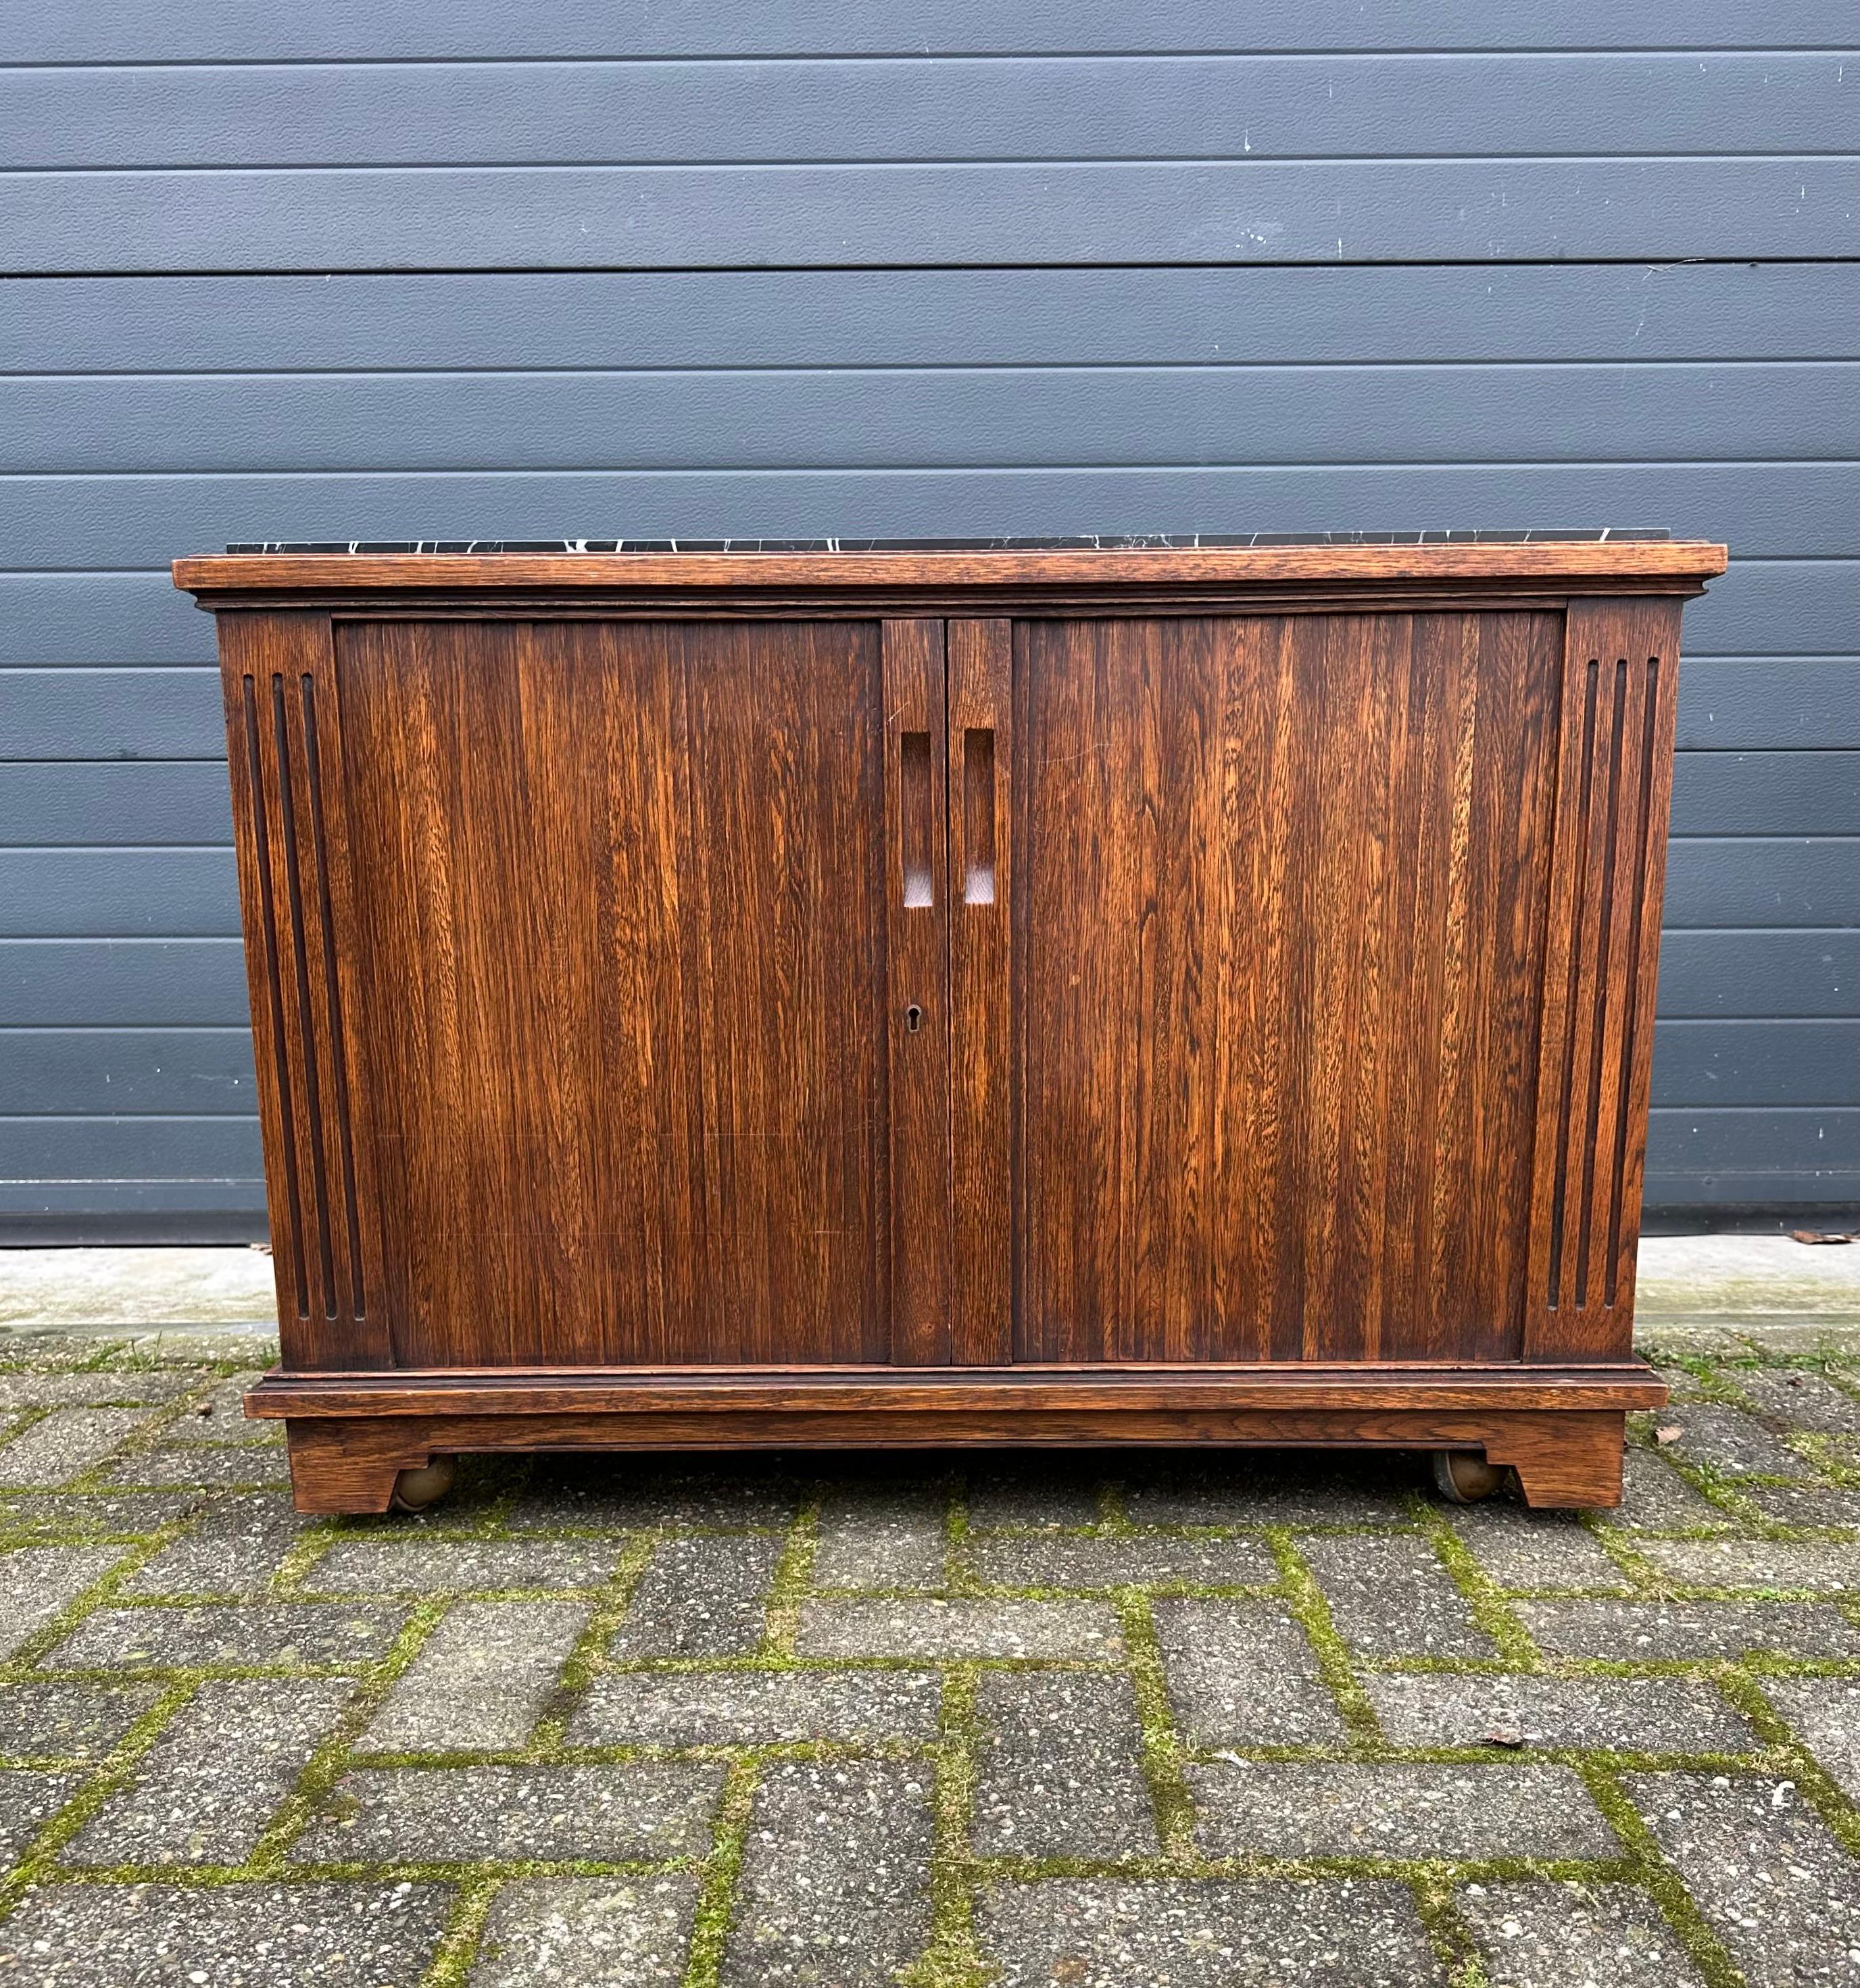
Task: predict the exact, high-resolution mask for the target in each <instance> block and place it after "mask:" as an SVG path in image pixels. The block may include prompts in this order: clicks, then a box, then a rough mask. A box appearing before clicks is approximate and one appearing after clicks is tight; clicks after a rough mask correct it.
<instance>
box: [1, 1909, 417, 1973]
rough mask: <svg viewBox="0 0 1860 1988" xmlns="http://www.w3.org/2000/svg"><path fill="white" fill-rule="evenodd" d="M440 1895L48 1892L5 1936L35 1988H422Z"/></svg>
mask: <svg viewBox="0 0 1860 1988" xmlns="http://www.w3.org/2000/svg"><path fill="white" fill-rule="evenodd" d="M451 1902H452V1891H451V1887H450V1886H449V1885H427V1884H420V1885H371V1884H345V1885H330V1884H313V1885H263V1884H259V1885H208V1886H206V1887H204V1888H203V1887H199V1886H194V1885H35V1886H33V1887H32V1889H31V1890H29V1892H27V1893H26V1895H25V1898H23V1899H22V1901H21V1902H20V1905H19V1910H18V1911H17V1912H15V1913H14V1914H13V1915H12V1918H11V1919H8V1920H7V1921H6V1922H5V1924H4V1925H0V1979H11V1980H14V1981H17V1982H19V1983H22V1988H23V1984H25V1983H30V1984H31V1988H169V1984H170V1983H173V1984H175V1988H180V1984H181V1983H200V1982H208V1983H212V1984H213V1988H287V1984H288V1988H417V1984H418V1983H419V1981H420V1980H421V1976H422V1975H423V1974H424V1972H425V1969H426V1966H427V1964H428V1962H429V1961H430V1960H431V1958H432V1956H433V1954H434V1952H435V1950H436V1949H437V1948H438V1945H439V1941H440V1937H441V1935H442V1934H443V1933H444V1932H445V1922H446V1917H447V1915H448V1912H450V1910H451Z"/></svg>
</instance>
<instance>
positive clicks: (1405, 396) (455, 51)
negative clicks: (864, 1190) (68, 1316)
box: [0, 0, 1860, 1240]
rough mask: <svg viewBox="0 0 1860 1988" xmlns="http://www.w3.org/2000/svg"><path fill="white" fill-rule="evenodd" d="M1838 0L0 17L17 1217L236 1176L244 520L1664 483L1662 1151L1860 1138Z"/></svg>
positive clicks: (209, 1185) (457, 6)
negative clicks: (223, 726)
mask: <svg viewBox="0 0 1860 1988" xmlns="http://www.w3.org/2000/svg"><path fill="white" fill-rule="evenodd" d="M1854 29H1855V17H1854V14H1853V10H1852V0H1783V4H1780V5H1778V4H1775V3H1774V0H1770V4H1765V5H1758V4H1757V0H1743V4H1734V0H1672V4H1668V5H1655V6H1652V7H1650V8H1645V7H1643V8H1624V7H1622V6H1621V5H1618V0H1571V4H1569V5H1564V6H1561V7H1558V8H1544V7H1542V6H1540V5H1531V6H1525V5H1521V4H1517V0H1441V4H1439V5H1433V6H1431V7H1429V8H1375V7H1369V6H1364V5H1358V4H1354V0H1351V4H1345V0H1279V4H1277V5H1274V6H1273V7H1270V8H1239V7H1235V6H1233V5H1226V4H1219V0H1158V4H1152V5H1145V6H1139V7H1133V6H1130V5H1128V4H1124V0H1119V4H1118V5H1110V4H1108V0H924V4H921V5H918V6H915V7H912V8H881V7H877V6H873V5H863V4H855V0H766V4H760V5H756V6H755V7H753V8H749V7H740V6H738V7H717V8H698V7H685V8H650V9H649V8H644V7H637V6H632V5H626V6H621V5H611V4H607V0H556V4H553V5H549V6H545V7H513V6H510V5H506V4H503V0H495V4H494V0H451V4H449V5H439V6H434V5H429V4H426V0H420V4H417V5H416V4H414V0H367V3H366V4H364V0H334V3H333V4H326V5H316V6H308V7H303V8H282V7H278V6H276V5H271V4H269V0H265V4H261V0H212V4H208V0H183V4H181V5H173V4H169V3H168V0H164V4H161V5H157V4H155V0H127V4H124V5H120V6H117V7H113V8H87V9H78V8H49V7H46V8H35V9H27V8H13V9H8V12H7V25H5V27H4V28H0V36H3V37H4V41H3V42H0V63H3V64H5V66H4V67H0V167H3V168H4V171H0V268H3V269H5V271H6V272H8V278H7V280H5V282H4V283H0V565H3V566H4V568H5V570H4V571H0V752H3V753H4V756H5V760H6V762H7V763H6V764H5V765H4V766H0V1032H3V1033H0V1175H3V1176H5V1178H4V1180H3V1181H0V1229H3V1230H4V1231H5V1232H6V1233H8V1234H9V1235H10V1236H11V1237H12V1239H15V1240H17V1239H25V1238H26V1237H28V1236H32V1235H35V1234H37V1235H46V1236H73V1235H76V1234H79V1233H85V1232H88V1233H93V1234H99V1235H104V1236H115V1237H119V1238H123V1239H131V1238H137V1237H159V1236H177V1235H183V1234H194V1235H199V1236H241V1235H245V1234H249V1233H252V1232H256V1229H257V1226H258V1224H259V1222H260V1220H261V1219H262V1188H261V1185H260V1182H259V1157H258V1141H257V1138H256V1134H255V1128H254V1124H253V1120H252V1079H251V1068H250V1060H249V1046H248V1043H247V1039H246V1036H245V1031H244V1029H243V1028H242V1026H241V1017H242V1012H243V1006H244V992H243V982H242V972H241V969H240V965H239V959H238V941H237V938H236V937H235V933H236V931H237V908H236V904H235V894H234V885H233V871H232V860H231V856H230V853H229V851H228V847H227V841H228V819H227V806H226V796H225V787H224V779H223V773H222V767H221V766H220V765H219V763H218V755H219V752H220V750H221V746H220V741H219V736H218V715H217V707H216V700H215V681H214V678H213V675H212V673H211V669H210V668H209V664H210V663H211V655H212V640H211V637H212V631H211V624H209V623H208V620H206V619H205V617H202V616H201V615H200V614H198V613H196V612H195V611H194V610H193V609H192V608H191V607H190V605H189V604H188V602H187V601H186V600H184V599H182V598H181V597H178V596H177V595H175V594H174V593H172V591H171V589H170V587H169V586H168V583H167V577H166V574H165V571H164V565H165V562H166V561H167V559H168V558H169V557H170V556H171V555H173V554H174V553H180V552H198V551H201V550H206V549H212V548H214V547H215V546H218V545H220V544H222V543H224V542H225V540H227V539H252V538H314V539H321V538H345V537H349V536H368V537H386V538H401V537H450V536H474V535H476V536H494V537H501V536H516V537H527V536H549V535H560V534H563V533H579V532H586V533H590V534H604V535H605V534H614V533H624V534H627V535H638V536H652V535H659V534H675V533H702V534H712V533H725V532H729V533H742V534H753V533H757V532H763V533H771V534H793V535H804V534H813V533H826V532H836V531H837V532H857V533H877V534H929V533H945V534H955V533H969V532H993V531H1020V532H1068V531H1077V530H1092V529H1117V530H1123V529H1144V530H1162V529H1197V528H1199V529H1203V530H1216V531H1221V530H1241V529H1266V530H1293V529H1307V528H1324V527H1333V526H1351V525H1354V526H1368V527H1373V526H1391V525H1400V526H1450V525H1459V524H1466V523H1490V524H1527V523H1528V524H1539V525H1546V524H1547V525H1588V524H1595V523H1604V522H1611V523H1616V524H1663V525H1667V526H1672V527H1673V528H1675V529H1679V530H1681V531H1684V532H1690V533H1696V534H1699V535H1709V536H1721V537H1723V538H1724V539H1727V540H1728V541H1729V542H1730V545H1731V547H1732V550H1733V558H1734V561H1735V563H1734V565H1733V570H1732V571H1731V573H1730V575H1729V576H1727V577H1726V579H1725V580H1723V581H1722V582H1720V583H1718V584H1717V585H1716V587H1714V588H1713V591H1712V593H1711V594H1710V597H1708V598H1707V599H1706V600H1704V601H1703V602H1701V603H1698V604H1697V605H1696V607H1694V608H1693V610H1690V612H1689V636H1690V651H1691V653H1690V654H1689V658H1688V659H1687V661H1686V667H1685V669H1684V671H1683V688H1682V718H1681V744H1682V748H1683V756H1682V760H1681V763H1680V766H1679V777H1678V785H1677V798H1676V809H1675V821H1674V828H1675V835H1676V840H1675V844H1674V847H1673V850H1672V886H1671V894H1670V898H1669V932H1668V935H1667V939H1666V954H1665V963H1664V967H1663V972H1662V984H1661V1008H1660V1013H1661V1021H1660V1024H1659V1050H1658V1060H1657V1063H1656V1076H1655V1103H1656V1106H1657V1110H1656V1112H1655V1127H1654V1132H1653V1153H1652V1162H1651V1170H1650V1181H1649V1187H1650V1196H1651V1199H1652V1202H1654V1203H1655V1204H1656V1205H1659V1206H1661V1207H1663V1208H1666V1209H1679V1208H1696V1207H1700V1206H1716V1207H1720V1208H1723V1207H1731V1206H1744V1207H1750V1206H1757V1207H1768V1208H1772V1209H1774V1208H1781V1207H1797V1208H1799V1207H1801V1206H1804V1205H1810V1204H1828V1203H1838V1202H1852V1201H1854V1200H1855V1199H1860V930H1856V927H1857V926H1860V860H1857V858H1860V654H1857V652H1860V391H1857V383H1860V349H1857V345H1856V340H1857V336H1860V260H1857V259H1856V258H1857V257H1860V218H1857V216H1860V157H1857V156H1856V155H1857V154H1860V55H1856V53H1855V52H1853V51H1852V49H1849V50H1847V51H1845V52H1843V51H1842V50H1841V48H1840V46H1839V44H1840V42H1841V39H1842V38H1843V36H1845V38H1847V39H1848V40H1850V41H1851V40H1852V38H1853V34H1854Z"/></svg>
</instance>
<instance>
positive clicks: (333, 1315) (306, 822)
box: [222, 614, 385, 1366]
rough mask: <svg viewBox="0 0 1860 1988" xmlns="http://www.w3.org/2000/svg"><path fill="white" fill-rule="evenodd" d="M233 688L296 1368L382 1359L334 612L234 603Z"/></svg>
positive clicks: (229, 630) (262, 1044) (239, 808)
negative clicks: (307, 1355)
mask: <svg viewBox="0 0 1860 1988" xmlns="http://www.w3.org/2000/svg"><path fill="white" fill-rule="evenodd" d="M222 637H223V639H224V641H225V650H224V658H225V688H226V699H227V717H228V732H229V735H230V736H229V741H228V743H229V745H230V748H231V752H230V759H231V766H232V783H233V804H234V822H235V833H236V836H237V839H238V853H239V871H240V883H241V893H242V899H243V902H244V912H245V939H246V963H247V969H248V974H249V981H250V986H251V994H252V1028H253V1036H254V1048H255V1052H256V1060H257V1069H258V1079H259V1091H260V1094H261V1105H262V1121H263V1126H264V1133H265V1159H266V1168H265V1171H266V1178H267V1182H268V1188H269V1199H270V1203H271V1216H272V1247H273V1251H274V1253H275V1256H276V1262H277V1272H278V1306H279V1318H280V1323H281V1326H282V1332H283V1337H284V1349H285V1358H286V1365H287V1366H289V1365H292V1364H299V1363H298V1362H296V1361H294V1360H293V1342H294V1341H296V1340H297V1339H298V1338H299V1336H300V1335H299V1333H298V1332H293V1325H295V1326H296V1327H299V1328H300V1329H301V1337H302V1339H303V1341H304V1342H305V1343H306V1346H307V1343H308V1342H309V1341H311V1340H312V1339H313V1340H314V1342H315V1344H316V1347H317V1349H318V1356H319V1357H318V1364H325V1365H327V1364H336V1362H334V1361H333V1360H332V1358H331V1355H330V1349H331V1348H335V1349H336V1351H337V1352H338V1353H340V1364H361V1365H370V1364H382V1363H383V1362H384V1359H385V1354H384V1351H383V1349H384V1346H385V1334H384V1330H382V1326H381V1323H380V1321H379V1320H377V1319H376V1318H374V1317H373V1316H372V1315H371V1313H372V1310H374V1309H378V1307H376V1306H375V1296H376V1291H375V1286H376V1283H377V1279H376V1276H375V1267H374V1266H375V1252H374V1249H373V1248H372V1247H371V1246H370V1245H371V1239H372V1221H371V1196H370V1194H369V1192H368V1191H367V1188H368V1177H369V1173H370V1168H369V1166H368V1154H367V1146H366V1143H365V1141H364V1140H363V1139H362V1138H360V1134H358V1131H357V1124H356V1122H355V1120H356V1109H355V1107H356V1104H357V1097H358V1093H359V1090H360V1084H359V1081H358V1076H357V1068H356V1067H355V1062H354V1059H353V1054H352V1051H351V1045H350V1029H349V1026H348V1014H349V1011H350V1008H351V1007H352V1005H353V1003H352V1001H351V1000H350V997H349V996H348V993H347V989H346V986H345V982H346V979H347V971H348V969H347V963H346V962H345V957H344V954H345V948H344V947H343V943H342V938H341V932H342V930H343V924H344V921H345V919H346V916H347V833H346V824H345V819H344V811H343V806H342V796H341V793H340V766H341V742H340V727H339V725H338V724H337V722H336V691H335V685H334V679H333V665H332V663H331V660H330V634H329V624H328V622H327V620H326V619H325V618H324V617H321V616H318V615H298V614H277V615H265V616H259V615H252V616H245V615H228V616H227V617H225V622H224V624H223V626H222Z"/></svg>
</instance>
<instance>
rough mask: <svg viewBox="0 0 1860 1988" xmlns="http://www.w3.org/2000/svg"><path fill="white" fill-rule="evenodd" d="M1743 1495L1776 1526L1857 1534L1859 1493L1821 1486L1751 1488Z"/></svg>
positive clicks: (1757, 1485) (1788, 1485) (1858, 1525)
mask: <svg viewBox="0 0 1860 1988" xmlns="http://www.w3.org/2000/svg"><path fill="white" fill-rule="evenodd" d="M1743 1495H1744V1496H1746V1497H1747V1498H1748V1499H1750V1503H1752V1504H1753V1505H1754V1506H1756V1507H1757V1510H1759V1511H1760V1512H1761V1513H1762V1514H1763V1515H1764V1517H1765V1518H1766V1519H1774V1520H1775V1521H1776V1523H1777V1524H1778V1525H1782V1526H1811V1527H1822V1526H1835V1527H1838V1528H1839V1529H1841V1530H1845V1531H1848V1532H1860V1491H1854V1490H1850V1489H1847V1488H1845V1486H1838V1487H1837V1486H1829V1485H1824V1484H1753V1485H1751V1486H1750V1488H1749V1489H1747V1491H1746V1492H1745V1493H1744V1494H1743Z"/></svg>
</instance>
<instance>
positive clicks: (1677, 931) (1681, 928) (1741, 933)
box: [1660, 921, 1860, 938]
mask: <svg viewBox="0 0 1860 1988" xmlns="http://www.w3.org/2000/svg"><path fill="white" fill-rule="evenodd" d="M1851 931H1860V925H1855V924H1854V923H1852V921H1848V922H1846V923H1843V924H1841V925H1662V927H1661V928H1660V932H1661V936H1662V938H1699V937H1702V936H1703V937H1704V938H1751V937H1753V936H1754V935H1757V934H1758V933H1761V934H1762V935H1764V937H1765V938H1787V937H1789V936H1791V935H1801V936H1803V937H1808V936H1811V935H1813V934H1814V933H1817V932H1820V933H1824V934H1825V933H1828V932H1851Z"/></svg>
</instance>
